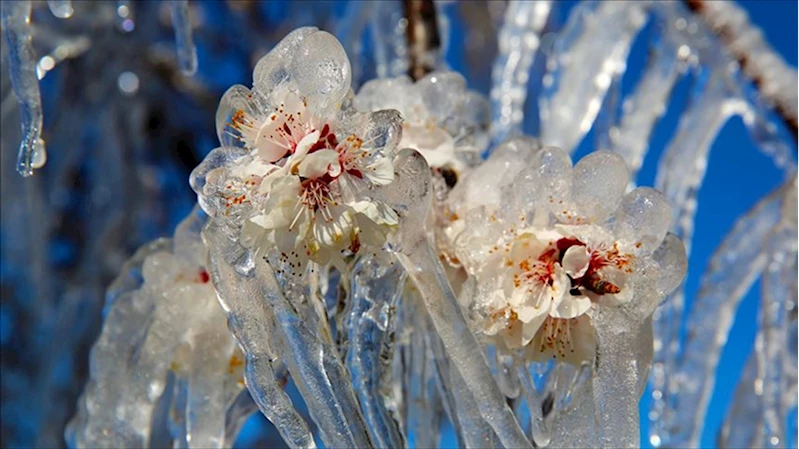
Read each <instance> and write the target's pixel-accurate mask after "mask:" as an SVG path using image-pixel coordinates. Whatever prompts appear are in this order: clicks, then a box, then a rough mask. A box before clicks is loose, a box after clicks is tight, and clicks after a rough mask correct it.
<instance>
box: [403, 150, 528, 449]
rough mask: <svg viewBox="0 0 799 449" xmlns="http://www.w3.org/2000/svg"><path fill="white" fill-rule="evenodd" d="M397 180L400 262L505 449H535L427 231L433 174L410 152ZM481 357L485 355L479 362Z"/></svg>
mask: <svg viewBox="0 0 799 449" xmlns="http://www.w3.org/2000/svg"><path fill="white" fill-rule="evenodd" d="M395 174H396V178H395V181H394V183H395V184H397V185H396V186H394V185H392V188H394V191H393V192H392V193H391V195H392V196H393V198H390V199H389V203H393V204H392V207H393V208H394V209H395V210H397V211H398V213H399V215H400V229H401V231H400V232H399V233H398V236H396V237H397V238H396V240H395V247H396V250H397V258H398V259H399V260H400V262H401V263H402V265H403V266H404V267H405V269H406V270H407V271H408V274H409V276H410V277H411V279H412V280H413V281H414V283H415V285H416V287H417V288H418V289H419V291H420V292H421V294H422V298H423V299H424V303H425V306H426V307H427V311H428V313H429V314H430V318H431V320H432V322H433V325H434V326H435V328H436V331H437V332H438V334H439V336H440V337H441V341H442V342H443V344H444V347H445V348H446V350H447V354H449V356H450V359H451V360H452V363H453V365H454V367H455V368H456V369H457V370H458V371H459V373H460V375H461V376H462V378H463V381H464V383H465V384H466V386H467V388H468V390H469V391H471V392H472V394H473V396H474V399H475V402H476V403H477V407H478V409H479V410H480V414H481V415H482V416H483V419H485V420H486V421H487V422H488V423H489V424H490V425H491V427H492V428H493V429H494V431H495V432H496V434H497V436H498V437H499V439H500V441H501V442H502V445H503V446H505V447H515V448H518V447H530V442H529V441H528V440H527V438H526V437H525V436H524V433H523V432H522V429H521V427H520V426H519V423H518V422H517V421H516V418H515V416H514V414H513V411H512V410H511V409H510V408H509V407H508V405H507V404H506V402H505V397H504V395H502V392H501V391H500V389H499V386H498V385H497V383H496V380H495V379H494V376H493V374H492V373H491V370H490V369H489V367H488V363H487V361H486V359H485V355H484V354H483V351H482V349H481V347H480V344H479V343H478V342H477V340H476V338H475V336H474V334H472V332H471V330H470V329H469V328H468V326H467V324H466V321H465V319H464V316H463V312H462V311H461V309H460V305H459V304H458V302H457V299H456V297H455V294H454V292H453V290H452V286H451V285H450V283H449V281H448V280H447V275H446V273H445V272H444V267H443V266H442V265H441V262H440V261H439V258H438V254H437V253H436V251H435V250H434V249H433V247H432V245H431V244H430V242H429V241H428V238H427V234H426V233H425V231H424V227H425V226H424V224H425V217H426V216H427V213H428V212H429V210H430V203H431V195H430V193H431V189H430V176H429V168H428V166H427V163H426V162H425V161H424V158H423V157H422V156H421V155H420V154H419V153H418V152H416V151H412V150H404V151H403V152H401V153H400V154H399V155H398V157H397V160H396V161H395ZM478 354H480V355H479V356H478Z"/></svg>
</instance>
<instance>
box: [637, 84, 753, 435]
mask: <svg viewBox="0 0 799 449" xmlns="http://www.w3.org/2000/svg"><path fill="white" fill-rule="evenodd" d="M689 101H690V104H689V106H688V109H687V110H686V111H685V113H684V114H683V115H682V117H681V119H680V123H679V125H678V129H677V133H676V135H675V136H674V138H673V139H672V140H671V142H669V145H668V147H667V148H666V150H665V153H664V154H663V157H662V158H661V160H660V165H659V167H658V175H657V179H656V185H657V188H658V189H659V190H661V191H662V192H663V193H664V194H665V195H666V197H667V198H668V199H669V201H670V202H671V204H674V205H675V206H676V214H675V215H674V222H673V223H674V224H673V227H672V229H673V230H674V231H675V233H676V234H677V236H678V237H680V238H681V239H682V240H683V242H684V244H685V250H686V253H688V252H689V251H690V248H691V238H692V235H693V228H694V216H695V214H696V206H697V199H696V198H697V193H698V191H699V188H700V186H701V184H702V181H703V180H704V176H705V170H706V169H707V159H708V154H709V152H710V148H711V147H712V145H713V142H714V141H715V139H716V135H717V134H718V132H719V131H720V130H721V128H722V127H723V126H724V124H725V123H726V122H727V120H729V118H730V117H731V116H733V115H735V114H737V113H741V112H742V111H744V110H745V109H746V104H745V103H744V102H743V101H741V100H739V99H737V98H734V97H730V94H729V91H728V88H727V84H726V79H725V76H724V74H723V73H722V72H721V71H719V70H713V71H712V73H709V74H706V75H705V79H703V80H701V81H700V82H699V83H698V85H697V86H695V89H694V92H693V93H692V95H691V98H690V100H689ZM684 296H685V293H684V289H683V287H679V288H678V289H677V290H676V291H675V292H674V293H672V294H671V295H670V296H669V297H668V298H667V299H666V301H665V302H664V303H663V304H662V305H661V307H660V308H658V310H657V311H656V313H655V316H654V326H655V335H656V337H657V340H656V341H655V348H656V350H655V356H654V357H655V358H654V362H653V369H652V370H653V378H652V379H653V380H652V388H653V390H654V391H656V392H659V396H658V397H656V399H655V401H654V403H653V411H654V414H653V415H651V416H650V419H651V420H652V421H653V425H652V427H651V432H650V434H651V435H653V436H652V438H655V441H657V438H661V439H663V438H665V436H664V435H660V433H662V432H661V430H660V429H661V428H662V427H661V426H663V425H664V424H665V422H666V420H668V419H669V417H668V416H662V417H661V415H662V414H667V413H668V411H667V410H668V407H669V405H668V402H669V401H670V400H671V399H670V394H671V390H670V389H669V388H668V387H667V384H668V383H669V379H668V378H667V376H668V374H667V373H673V372H674V371H675V363H676V356H677V351H678V349H679V347H678V340H677V337H678V335H679V329H680V323H681V320H682V310H683V307H684V302H685V298H684Z"/></svg>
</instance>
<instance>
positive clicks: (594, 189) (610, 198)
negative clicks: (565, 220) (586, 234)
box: [572, 151, 665, 244]
mask: <svg viewBox="0 0 799 449" xmlns="http://www.w3.org/2000/svg"><path fill="white" fill-rule="evenodd" d="M572 176H573V178H572V199H573V201H574V203H575V206H577V210H578V213H579V214H580V216H581V217H584V218H586V219H587V220H588V221H589V222H591V223H603V222H604V221H605V220H607V218H608V217H609V216H610V215H611V214H612V213H613V212H614V211H615V210H616V208H618V207H619V204H620V203H621V200H622V195H623V194H624V190H625V189H626V188H627V182H628V181H629V179H630V177H629V172H628V171H627V165H626V164H625V162H624V159H622V158H621V156H619V155H618V154H616V153H611V152H609V151H597V152H594V153H591V154H589V155H588V156H586V157H584V158H582V159H580V161H579V162H577V165H575V166H574V173H573V175H572ZM664 234H665V232H664ZM658 243H660V240H658V241H657V242H656V243H655V244H658Z"/></svg>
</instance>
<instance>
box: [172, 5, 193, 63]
mask: <svg viewBox="0 0 799 449" xmlns="http://www.w3.org/2000/svg"><path fill="white" fill-rule="evenodd" d="M169 8H170V12H171V13H172V26H173V27H174V28H175V46H176V47H177V52H178V66H180V71H181V72H183V74H184V75H194V74H195V73H196V72H197V47H196V46H195V45H194V37H193V36H192V33H193V31H192V27H191V17H190V14H189V12H190V11H189V0H169Z"/></svg>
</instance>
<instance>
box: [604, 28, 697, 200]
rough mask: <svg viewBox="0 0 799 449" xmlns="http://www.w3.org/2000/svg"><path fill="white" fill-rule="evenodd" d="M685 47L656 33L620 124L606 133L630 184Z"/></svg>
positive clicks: (662, 111)
mask: <svg viewBox="0 0 799 449" xmlns="http://www.w3.org/2000/svg"><path fill="white" fill-rule="evenodd" d="M688 51H689V49H688V47H687V46H682V47H680V48H679V50H678V49H677V48H675V47H674V44H673V43H672V42H671V40H670V38H669V36H668V35H659V36H658V37H657V38H656V41H655V43H654V45H653V48H652V51H651V53H650V59H649V62H648V64H647V67H646V69H645V70H644V75H643V77H642V78H641V81H639V83H638V85H637V86H636V87H635V91H634V92H633V93H632V95H631V96H630V97H628V98H627V99H626V100H624V104H623V106H622V118H621V123H620V124H619V126H618V127H616V128H615V129H614V130H613V131H612V132H611V133H610V139H611V143H612V149H613V150H614V151H616V152H617V153H619V154H620V155H621V156H622V157H624V160H625V161H627V168H629V169H630V180H631V181H630V183H631V186H632V187H634V185H635V179H636V176H637V175H638V170H640V169H641V165H642V164H643V162H644V154H645V153H646V150H647V148H648V146H649V139H650V137H651V135H652V129H653V128H654V126H655V123H656V122H657V120H658V119H659V118H660V117H661V116H662V115H663V113H665V112H666V107H667V106H668V101H669V97H670V96H671V91H672V88H673V87H674V83H675V82H676V81H677V77H678V75H679V69H678V61H677V57H678V56H679V57H680V58H685V57H687V54H686V52H688Z"/></svg>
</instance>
